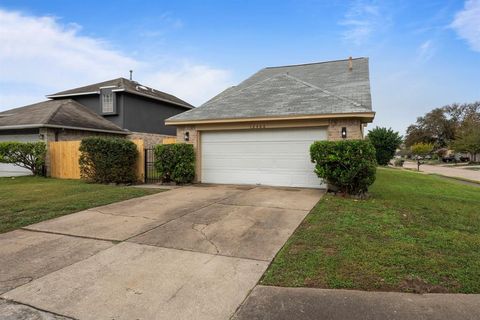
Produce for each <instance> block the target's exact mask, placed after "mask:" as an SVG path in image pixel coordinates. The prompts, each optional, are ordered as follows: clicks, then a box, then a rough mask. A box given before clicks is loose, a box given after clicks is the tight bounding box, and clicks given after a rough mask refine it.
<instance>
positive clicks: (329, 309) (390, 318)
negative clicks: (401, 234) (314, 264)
mask: <svg viewBox="0 0 480 320" xmlns="http://www.w3.org/2000/svg"><path fill="white" fill-rule="evenodd" d="M234 319H236V320H255V319H263V320H267V319H272V320H273V319H276V320H282V319H285V320H289V319H298V320H327V319H328V320H359V319H362V320H363V319H369V320H397V319H398V320H430V319H431V320H434V319H435V320H478V319H480V295H478V294H476V295H466V294H423V295H419V294H411V293H398V292H367V291H355V290H330V289H311V288H280V287H266V286H257V287H256V288H255V289H254V290H253V291H252V293H251V294H250V296H249V297H248V298H247V300H246V301H245V302H244V304H243V305H242V306H241V307H240V309H239V310H238V311H237V313H236V315H235V316H234Z"/></svg>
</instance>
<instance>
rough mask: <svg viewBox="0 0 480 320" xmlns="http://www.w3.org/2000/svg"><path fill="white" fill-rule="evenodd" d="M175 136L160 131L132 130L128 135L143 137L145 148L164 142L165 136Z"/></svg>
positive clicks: (134, 137)
mask: <svg viewBox="0 0 480 320" xmlns="http://www.w3.org/2000/svg"><path fill="white" fill-rule="evenodd" d="M171 137H173V136H168V135H165V134H158V133H145V132H132V134H130V135H128V139H130V140H133V139H142V140H143V142H144V145H145V148H147V149H148V148H153V147H155V146H156V145H157V144H162V142H163V139H164V138H171Z"/></svg>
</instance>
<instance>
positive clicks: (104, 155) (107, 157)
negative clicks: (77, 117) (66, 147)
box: [79, 137, 138, 183]
mask: <svg viewBox="0 0 480 320" xmlns="http://www.w3.org/2000/svg"><path fill="white" fill-rule="evenodd" d="M80 152H81V154H80V160H79V164H80V174H81V176H82V178H83V179H86V180H88V181H90V182H98V183H133V182H135V181H136V180H137V177H136V172H135V164H136V161H137V157H138V151H137V147H136V145H135V144H134V143H133V142H132V141H130V140H126V139H122V138H106V137H87V138H84V139H82V142H81V143H80Z"/></svg>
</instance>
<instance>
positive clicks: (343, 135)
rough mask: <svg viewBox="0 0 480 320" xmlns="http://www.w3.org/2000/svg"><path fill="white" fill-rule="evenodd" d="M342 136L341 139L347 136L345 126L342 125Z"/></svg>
mask: <svg viewBox="0 0 480 320" xmlns="http://www.w3.org/2000/svg"><path fill="white" fill-rule="evenodd" d="M342 138H343V139H346V138H347V127H342Z"/></svg>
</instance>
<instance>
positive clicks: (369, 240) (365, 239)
mask: <svg viewBox="0 0 480 320" xmlns="http://www.w3.org/2000/svg"><path fill="white" fill-rule="evenodd" d="M261 282H262V283H263V284H266V285H277V286H292V287H300V286H302V287H303V286H305V287H319V288H346V289H361V290H379V291H383V290H388V291H405V292H464V293H480V188H478V187H474V186H468V185H463V184H460V183H458V182H455V181H450V180H447V179H443V178H441V177H437V176H429V175H424V174H418V173H414V172H409V171H404V170H398V169H388V168H379V169H378V171H377V180H376V182H375V183H374V185H373V186H372V187H371V197H370V199H368V200H353V199H346V198H340V197H334V196H330V195H327V196H325V197H324V198H323V199H322V200H321V201H320V202H319V203H318V204H317V206H316V207H315V208H314V209H313V210H312V211H311V212H310V214H309V215H308V216H307V217H306V219H305V220H304V222H303V223H302V224H301V226H300V227H299V228H298V229H297V231H296V232H295V233H294V234H293V235H292V237H291V238H290V239H289V241H288V242H287V243H286V245H285V246H284V248H283V249H282V250H281V251H280V252H279V254H278V255H277V257H276V258H275V260H274V261H273V263H272V264H271V266H270V267H269V269H268V270H267V272H266V273H265V275H264V276H263V278H262V280H261Z"/></svg>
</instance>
